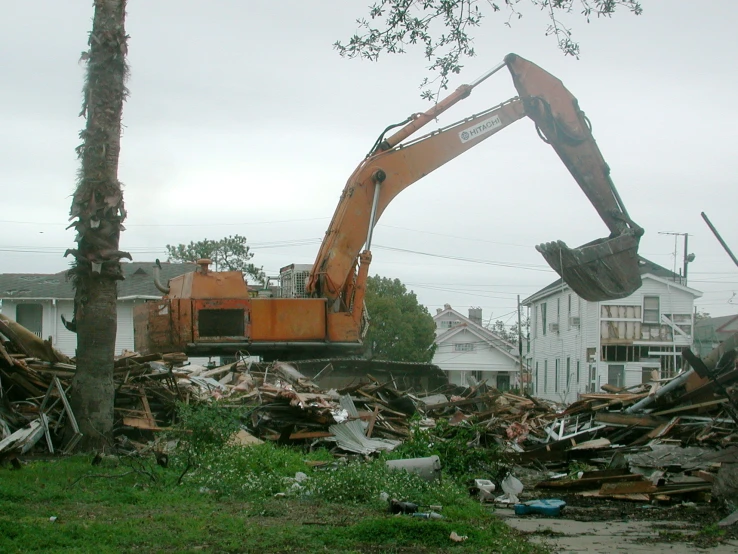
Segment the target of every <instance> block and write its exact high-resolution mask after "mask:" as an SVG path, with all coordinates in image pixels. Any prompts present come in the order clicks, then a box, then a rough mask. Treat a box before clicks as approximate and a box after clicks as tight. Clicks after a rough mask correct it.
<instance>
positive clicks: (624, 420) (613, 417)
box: [595, 412, 666, 429]
mask: <svg viewBox="0 0 738 554" xmlns="http://www.w3.org/2000/svg"><path fill="white" fill-rule="evenodd" d="M595 421H596V422H598V423H606V424H607V425H613V426H618V427H646V428H650V429H653V428H656V427H658V426H659V425H662V424H663V423H665V422H666V421H665V420H664V419H661V418H657V417H653V416H652V415H634V414H624V413H617V412H598V413H597V414H595Z"/></svg>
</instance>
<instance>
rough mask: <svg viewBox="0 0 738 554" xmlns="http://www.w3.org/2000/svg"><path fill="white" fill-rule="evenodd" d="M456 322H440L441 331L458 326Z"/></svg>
mask: <svg viewBox="0 0 738 554" xmlns="http://www.w3.org/2000/svg"><path fill="white" fill-rule="evenodd" d="M458 323H459V322H458V321H441V329H451V328H452V327H456V325H458Z"/></svg>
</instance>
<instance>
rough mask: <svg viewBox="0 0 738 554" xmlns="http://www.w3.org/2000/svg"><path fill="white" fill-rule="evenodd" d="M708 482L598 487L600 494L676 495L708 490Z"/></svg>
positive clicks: (628, 484) (709, 487) (610, 484)
mask: <svg viewBox="0 0 738 554" xmlns="http://www.w3.org/2000/svg"><path fill="white" fill-rule="evenodd" d="M711 488H712V485H710V484H709V483H704V484H700V483H674V484H672V485H654V484H653V483H651V482H650V481H643V482H635V483H605V484H603V485H602V488H601V489H600V495H601V496H607V495H613V494H657V495H677V494H687V493H691V492H702V491H709V490H710V489H711Z"/></svg>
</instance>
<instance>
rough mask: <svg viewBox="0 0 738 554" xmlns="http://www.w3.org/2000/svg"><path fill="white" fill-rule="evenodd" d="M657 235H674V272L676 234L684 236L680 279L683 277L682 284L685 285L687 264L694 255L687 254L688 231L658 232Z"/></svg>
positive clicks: (691, 260) (692, 259)
mask: <svg viewBox="0 0 738 554" xmlns="http://www.w3.org/2000/svg"><path fill="white" fill-rule="evenodd" d="M659 235H674V272H675V273H676V258H677V246H676V241H677V237H678V236H683V237H684V252H683V253H682V279H683V281H684V282H683V283H682V284H683V285H685V286H686V284H687V269H688V267H689V264H690V263H691V262H693V261H694V259H695V255H694V254H688V253H687V252H689V250H688V248H687V245H688V244H689V233H667V232H659Z"/></svg>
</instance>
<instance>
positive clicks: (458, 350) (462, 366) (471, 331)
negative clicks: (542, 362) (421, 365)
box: [433, 304, 520, 390]
mask: <svg viewBox="0 0 738 554" xmlns="http://www.w3.org/2000/svg"><path fill="white" fill-rule="evenodd" d="M433 319H434V321H435V322H436V339H435V343H436V352H435V354H434V355H433V363H434V364H436V365H437V366H439V367H440V368H441V369H442V370H443V371H444V372H445V373H446V375H447V376H448V380H449V383H452V384H454V385H461V386H469V385H471V384H472V379H470V377H473V378H474V380H476V381H477V382H480V381H486V382H487V384H488V385H489V386H491V387H496V388H498V389H500V390H508V389H510V388H515V387H518V386H519V375H520V369H519V367H520V366H519V357H518V346H517V345H514V344H511V343H509V342H507V341H506V340H504V339H503V338H501V337H500V336H499V335H497V334H495V333H493V332H492V331H490V330H489V329H487V328H485V327H484V326H483V325H482V310H481V308H471V309H470V310H469V317H466V316H464V315H463V314H461V313H460V312H458V311H456V310H454V309H453V308H452V307H451V306H450V305H448V304H446V305H445V306H444V308H443V309H440V308H439V309H438V310H437V311H436V315H434V316H433Z"/></svg>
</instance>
